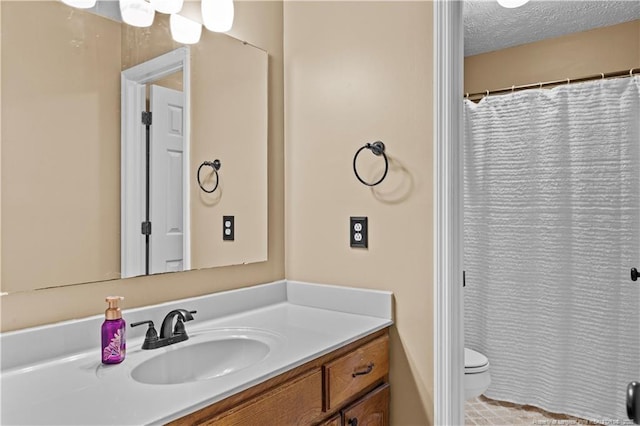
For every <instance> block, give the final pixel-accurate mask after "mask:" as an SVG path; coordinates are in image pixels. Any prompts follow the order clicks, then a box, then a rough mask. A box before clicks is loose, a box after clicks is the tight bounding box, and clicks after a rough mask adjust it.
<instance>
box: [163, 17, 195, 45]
mask: <svg viewBox="0 0 640 426" xmlns="http://www.w3.org/2000/svg"><path fill="white" fill-rule="evenodd" d="M169 26H170V27H171V37H173V39H174V40H175V41H176V42H178V43H182V44H195V43H197V42H199V41H200V36H201V35H202V24H200V23H198V22H196V21H192V20H191V19H189V18H185V17H184V16H181V15H177V14H172V15H171V17H170V18H169Z"/></svg>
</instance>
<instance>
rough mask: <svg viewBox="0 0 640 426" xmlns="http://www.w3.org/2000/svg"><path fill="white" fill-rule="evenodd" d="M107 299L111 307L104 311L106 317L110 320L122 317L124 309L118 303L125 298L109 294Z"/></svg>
mask: <svg viewBox="0 0 640 426" xmlns="http://www.w3.org/2000/svg"><path fill="white" fill-rule="evenodd" d="M105 300H106V302H107V303H108V304H109V307H108V308H107V310H106V311H104V316H105V318H106V319H108V320H117V319H120V318H122V311H121V310H120V307H119V306H118V304H119V303H120V301H121V300H124V297H122V296H107V298H106V299H105Z"/></svg>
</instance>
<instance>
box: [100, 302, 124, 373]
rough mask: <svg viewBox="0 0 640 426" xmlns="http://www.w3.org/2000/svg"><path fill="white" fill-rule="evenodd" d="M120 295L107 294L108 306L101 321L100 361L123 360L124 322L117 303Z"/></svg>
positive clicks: (113, 361) (114, 362)
mask: <svg viewBox="0 0 640 426" xmlns="http://www.w3.org/2000/svg"><path fill="white" fill-rule="evenodd" d="M123 299H124V297H121V296H109V297H107V299H106V301H107V303H108V304H109V308H107V310H106V311H104V315H105V320H104V322H103V323H102V363H103V364H119V363H121V362H122V361H124V356H125V353H126V351H127V344H126V339H125V329H126V327H125V326H126V324H125V322H124V320H123V319H122V311H120V308H119V307H118V303H119V302H120V301H121V300H123Z"/></svg>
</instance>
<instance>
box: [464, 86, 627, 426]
mask: <svg viewBox="0 0 640 426" xmlns="http://www.w3.org/2000/svg"><path fill="white" fill-rule="evenodd" d="M639 123H640V78H639V77H633V78H631V77H628V78H622V79H616V80H599V81H592V82H587V83H581V84H571V85H565V86H562V87H557V88H554V89H551V90H527V91H522V92H516V93H513V94H509V95H505V96H489V97H488V98H485V99H483V100H482V101H481V102H479V103H478V104H474V103H472V102H469V101H465V153H464V173H465V181H464V191H465V193H464V209H465V210H464V232H465V236H464V244H465V246H464V268H465V270H466V283H467V285H466V288H465V290H464V292H465V346H466V347H469V348H472V349H476V350H478V351H480V352H482V353H484V354H486V355H487V357H488V358H489V361H490V364H491V378H492V384H491V386H490V387H489V389H488V391H487V392H486V395H487V396H488V397H490V398H496V399H499V400H506V401H511V402H515V403H519V404H531V405H535V406H538V407H541V408H544V409H546V410H548V411H551V412H559V413H566V414H571V415H575V416H579V417H582V418H587V419H599V420H607V419H609V420H611V419H618V420H623V419H626V418H627V417H626V409H625V390H626V386H627V384H628V383H629V382H630V381H632V380H640V281H637V282H633V281H631V280H630V268H631V267H633V266H635V267H638V268H639V269H640V196H639V194H640V124H639Z"/></svg>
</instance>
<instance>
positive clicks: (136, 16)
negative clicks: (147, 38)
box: [120, 0, 156, 28]
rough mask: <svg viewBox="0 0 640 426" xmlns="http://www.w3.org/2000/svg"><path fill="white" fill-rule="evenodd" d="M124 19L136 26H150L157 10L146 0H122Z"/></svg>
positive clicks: (121, 8) (121, 12)
mask: <svg viewBox="0 0 640 426" xmlns="http://www.w3.org/2000/svg"><path fill="white" fill-rule="evenodd" d="M120 14H121V15H122V20H123V21H124V22H125V23H127V24H129V25H132V26H134V27H142V28H144V27H150V26H151V25H152V24H153V18H154V17H155V15H156V11H155V10H154V9H153V6H151V3H148V2H146V1H145V0H120Z"/></svg>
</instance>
